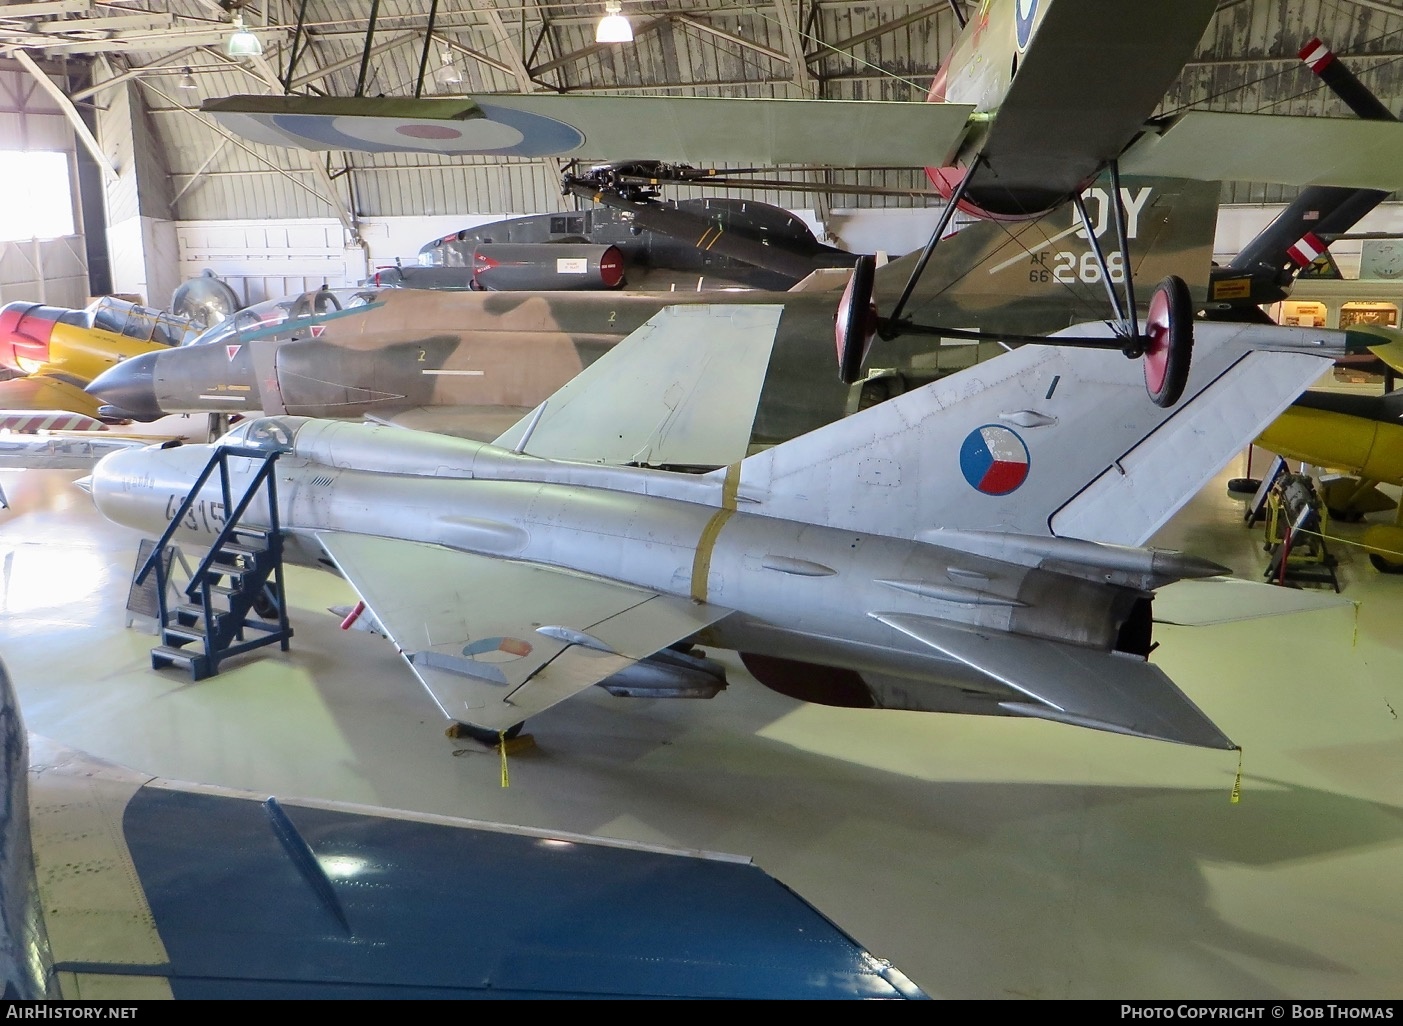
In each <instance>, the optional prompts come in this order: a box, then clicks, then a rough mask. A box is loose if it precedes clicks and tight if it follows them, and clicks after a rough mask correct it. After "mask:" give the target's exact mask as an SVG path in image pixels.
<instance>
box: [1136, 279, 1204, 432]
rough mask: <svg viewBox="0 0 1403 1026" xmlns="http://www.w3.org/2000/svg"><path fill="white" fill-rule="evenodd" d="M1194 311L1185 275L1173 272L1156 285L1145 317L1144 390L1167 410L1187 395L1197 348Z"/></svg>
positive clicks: (1158, 404)
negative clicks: (1190, 363) (1192, 360)
mask: <svg viewBox="0 0 1403 1026" xmlns="http://www.w3.org/2000/svg"><path fill="white" fill-rule="evenodd" d="M1193 317H1194V310H1193V300H1192V299H1191V298H1190V296H1189V287H1188V285H1186V284H1185V283H1184V279H1183V278H1178V277H1175V276H1174V275H1170V276H1169V277H1168V278H1165V279H1164V280H1163V281H1162V282H1160V283H1159V284H1158V285H1156V286H1155V291H1154V294H1153V295H1152V296H1150V311H1149V313H1148V314H1147V315H1146V317H1145V354H1144V356H1142V357H1141V359H1142V360H1143V361H1144V364H1145V389H1146V390H1147V391H1148V392H1149V393H1150V398H1151V399H1152V400H1154V404H1155V405H1156V406H1160V407H1163V408H1165V409H1168V408H1169V407H1171V406H1173V405H1174V404H1175V403H1177V402H1178V401H1179V397H1180V396H1181V395H1183V394H1184V386H1185V385H1187V384H1188V382H1189V360H1190V358H1191V357H1192V355H1193V347H1194V321H1193Z"/></svg>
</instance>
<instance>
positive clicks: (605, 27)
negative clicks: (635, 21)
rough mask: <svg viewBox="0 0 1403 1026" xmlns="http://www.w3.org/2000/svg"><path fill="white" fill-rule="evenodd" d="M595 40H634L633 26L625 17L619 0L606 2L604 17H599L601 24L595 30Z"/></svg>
mask: <svg viewBox="0 0 1403 1026" xmlns="http://www.w3.org/2000/svg"><path fill="white" fill-rule="evenodd" d="M594 41H595V42H596V43H631V42H633V26H632V25H631V24H629V20H628V19H627V18H625V17H624V15H623V8H622V7H621V6H620V5H619V0H608V2H607V3H605V5H604V17H602V18H600V19H599V25H598V26H597V27H596V28H595V30H594Z"/></svg>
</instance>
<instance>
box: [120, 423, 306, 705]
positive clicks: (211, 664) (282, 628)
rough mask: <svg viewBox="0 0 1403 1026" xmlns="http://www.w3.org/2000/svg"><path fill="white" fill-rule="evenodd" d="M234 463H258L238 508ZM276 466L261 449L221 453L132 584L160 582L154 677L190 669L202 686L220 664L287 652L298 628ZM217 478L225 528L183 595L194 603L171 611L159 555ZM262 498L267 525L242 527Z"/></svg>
mask: <svg viewBox="0 0 1403 1026" xmlns="http://www.w3.org/2000/svg"><path fill="white" fill-rule="evenodd" d="M231 456H233V457H245V458H248V459H253V460H257V461H258V463H259V466H258V470H257V471H256V472H255V473H254V475H253V478H252V480H251V481H250V482H249V485H248V488H247V489H246V490H245V491H244V493H243V495H242V496H241V497H240V498H239V499H238V500H237V501H234V497H233V494H232V490H231V487H230V481H229V458H230V457H231ZM277 458H278V453H277V452H267V451H265V450H262V449H246V448H240V447H238V446H218V447H216V449H215V452H214V455H213V456H211V457H210V461H209V463H208V464H206V466H205V469H204V470H203V471H202V472H201V473H200V476H199V477H198V478H196V479H195V484H194V487H192V488H191V489H190V494H189V495H187V496H186V497H185V499H184V501H183V502H181V504H180V506H179V507H178V508H177V509H176V511H175V514H174V515H173V516H172V517H171V521H170V524H169V525H168V526H167V527H166V530H165V533H164V534H163V535H161V537H160V539H159V540H158V541H157V542H156V547H155V549H153V550H152V552H151V554H150V555H149V556H148V557H147V559H146V561H145V562H144V563H143V564H142V565H141V566H140V567H139V568H138V569H137V573H136V576H135V579H134V580H135V583H136V584H137V585H141V584H142V583H143V582H144V580H145V579H146V576H147V575H148V574H151V573H154V574H155V575H156V588H155V591H156V595H157V603H158V612H159V617H158V621H157V622H158V624H159V625H160V630H161V640H162V641H163V642H164V644H162V645H159V646H157V647H156V648H153V649H152V650H151V666H152V668H153V669H158V670H159V669H162V668H164V667H167V666H184V667H186V668H188V669H189V671H190V678H191V679H192V680H203V679H205V678H206V677H212V676H214V675H215V674H217V673H218V672H219V664H220V663H221V662H222V661H223V660H224V659H226V658H228V657H229V656H233V655H238V654H240V653H242V652H247V651H249V650H250V649H254V648H261V647H262V646H264V645H271V644H274V643H278V644H279V645H281V647H282V650H283V651H284V652H286V651H287V650H288V639H289V638H291V637H292V628H291V627H290V626H289V625H288V620H287V602H286V595H285V591H284V587H283V539H282V533H281V531H280V529H279V526H278V492H277V480H276V478H275V477H274V475H273V465H274V463H275V462H276V461H277ZM216 470H218V471H219V482H220V488H221V493H222V498H223V502H224V507H223V509H224V513H225V517H224V523H223V527H222V528H221V529H220V531H219V532H218V533H217V534H216V535H215V537H214V541H213V542H212V543H211V545H210V550H209V552H208V554H206V556H205V558H204V559H203V560H201V562H200V565H199V566H198V567H196V568H195V571H194V573H193V574H192V575H191V577H190V583H189V584H188V585H186V587H185V594H186V596H187V597H188V598H189V602H187V603H185V604H182V605H180V606H177V607H176V608H175V609H170V608H168V602H167V587H166V580H165V575H166V573H167V569H166V568H167V566H168V565H169V564H168V562H167V561H165V560H163V559H162V558H161V554H162V553H163V552H164V551H165V549H166V546H167V545H169V544H170V541H171V537H172V535H174V534H175V532H176V530H177V529H178V527H179V526H180V524H181V522H182V521H183V520H184V519H185V518H186V517H187V516H188V515H189V514H190V512H191V509H192V507H193V506H194V504H195V502H196V501H197V500H198V499H199V496H200V492H201V489H202V488H204V485H205V482H206V481H208V480H209V478H210V476H211V475H212V474H213V473H214V472H215V471H216ZM260 491H262V492H264V493H265V495H266V500H267V508H268V520H269V522H268V525H267V526H266V527H262V526H253V527H249V526H244V525H243V524H242V523H241V519H242V517H243V516H244V514H245V512H246V511H247V510H248V507H249V505H250V503H252V501H253V500H254V498H255V497H256V496H257V495H258V493H259V492H260ZM251 614H252V615H251Z"/></svg>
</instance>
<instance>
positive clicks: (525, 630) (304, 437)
mask: <svg viewBox="0 0 1403 1026" xmlns="http://www.w3.org/2000/svg"><path fill="white" fill-rule="evenodd" d="M780 315H781V310H780V309H779V308H778V307H776V306H766V305H734V306H726V305H690V306H684V307H672V308H668V309H666V310H664V311H662V312H661V313H659V314H658V315H656V316H655V317H654V318H652V319H651V320H650V321H649V322H648V323H647V324H646V325H645V326H644V328H642V329H640V330H639V331H638V332H635V333H634V334H632V335H631V336H630V337H629V338H628V339H626V340H625V341H624V342H623V343H621V344H620V345H619V346H617V347H616V348H615V349H614V350H612V351H611V352H610V353H609V354H607V355H606V356H604V357H602V358H601V359H600V360H598V361H596V362H595V363H594V364H592V365H591V367H590V368H589V369H588V370H587V371H586V373H585V375H584V376H582V379H577V381H576V382H573V383H572V387H571V388H570V389H567V390H565V391H563V392H562V393H561V394H560V395H558V396H556V397H554V398H552V399H551V400H548V401H547V402H546V403H545V404H543V406H542V407H541V408H539V409H538V410H536V411H535V412H534V413H533V414H532V415H531V416H530V417H528V418H527V419H526V420H524V421H523V422H522V423H520V424H518V425H517V426H516V427H514V428H513V429H512V430H511V431H509V432H507V434H506V435H504V436H502V437H501V438H500V439H498V444H495V445H494V444H488V443H483V442H477V441H471V440H468V439H463V438H455V437H449V436H444V435H438V434H431V433H423V432H418V431H412V430H408V429H403V428H396V427H393V426H388V425H374V424H364V423H352V422H337V421H325V420H316V419H303V418H296V417H273V418H263V419H258V420H252V421H248V422H245V423H243V424H240V425H239V426H238V427H237V428H235V430H233V431H232V432H230V433H229V435H228V436H226V437H225V438H224V439H223V440H222V441H221V442H220V443H218V444H217V445H214V446H210V445H190V446H179V447H168V448H158V447H149V448H143V449H132V450H129V451H124V452H118V453H115V454H112V455H109V456H107V457H105V458H104V459H102V461H101V462H100V463H98V465H97V466H96V467H95V469H94V471H93V473H92V475H91V478H90V481H89V482H88V487H89V488H90V490H91V493H92V496H93V498H94V500H95V502H96V504H97V506H98V508H99V509H100V510H101V511H102V513H103V514H104V515H106V516H107V517H108V518H109V519H111V520H113V521H115V522H117V523H120V524H124V525H127V526H130V527H132V528H135V529H138V530H141V531H144V532H147V533H151V534H157V535H159V534H161V533H162V532H163V531H166V530H167V529H169V535H168V536H169V537H170V538H173V539H174V540H175V541H177V542H182V543H197V544H204V545H211V544H212V543H216V542H217V541H218V539H219V536H220V535H221V532H222V530H223V529H224V528H225V527H226V523H225V521H226V520H227V519H228V514H227V507H228V504H229V502H230V498H229V495H230V492H226V491H222V489H221V486H220V483H219V480H218V478H217V477H216V478H211V479H210V482H209V483H208V484H206V485H205V486H204V487H203V488H201V489H200V490H198V491H192V485H193V484H194V482H195V481H196V479H197V476H198V475H200V474H201V472H202V471H203V470H204V469H205V468H206V466H207V465H208V464H209V461H210V459H211V456H212V455H214V454H216V453H217V452H218V451H219V447H220V446H223V447H233V448H232V449H230V450H229V451H228V452H226V455H225V459H226V461H227V466H228V468H229V473H230V475H231V481H232V486H233V487H234V488H236V489H237V488H240V487H241V486H242V483H243V482H246V481H248V480H250V479H252V478H253V477H254V475H255V474H256V473H257V472H258V471H260V470H264V469H269V468H268V467H267V466H266V460H265V459H264V458H260V457H268V456H271V457H272V459H273V463H272V465H271V470H270V472H271V473H272V475H273V477H274V479H275V482H276V500H275V501H276V505H277V510H276V515H277V516H276V519H274V518H273V517H272V515H271V514H272V512H273V511H271V510H270V509H269V506H270V502H269V499H268V497H267V494H266V493H262V492H260V493H258V495H256V496H255V497H254V498H253V499H252V501H251V504H250V505H249V506H248V510H247V514H246V515H245V516H244V518H243V521H242V523H241V525H240V526H243V527H245V528H246V529H249V530H256V529H258V528H263V529H266V528H268V527H269V526H271V525H273V524H277V525H279V531H280V535H279V537H282V538H284V539H285V541H284V545H285V552H286V553H287V554H288V555H289V557H290V558H294V559H296V560H298V561H302V562H305V563H307V564H309V565H313V566H321V567H331V568H334V569H335V570H337V571H338V572H339V573H340V574H341V575H342V576H343V577H344V578H345V579H346V580H347V581H348V582H349V583H350V584H351V585H352V586H353V587H354V589H355V590H356V591H357V592H358V593H359V596H360V598H361V599H362V600H363V607H364V613H363V614H362V615H367V616H372V617H373V618H374V619H375V621H378V623H377V626H378V628H379V629H381V630H382V631H383V632H384V633H386V634H387V635H388V636H389V637H390V638H392V639H393V641H394V643H395V644H396V646H397V647H398V649H399V650H400V652H401V653H402V654H403V656H404V658H405V660H406V661H407V662H408V665H409V666H410V668H411V669H412V670H413V672H414V673H415V674H416V675H417V676H418V677H419V679H420V680H421V681H422V682H423V684H424V685H425V687H426V688H427V689H428V691H429V693H430V695H431V696H432V697H433V699H434V701H435V702H436V703H437V704H438V706H439V708H440V709H441V710H442V712H443V714H444V715H445V716H446V717H447V718H448V719H449V720H451V721H453V722H454V723H456V724H458V725H461V726H462V727H464V728H466V729H467V732H468V733H476V736H479V737H481V738H483V739H485V740H486V739H495V738H496V737H497V736H498V735H510V734H511V733H512V732H514V731H516V730H518V729H519V727H520V724H522V722H523V721H525V720H526V719H527V718H528V717H531V716H535V715H537V714H540V713H542V712H544V711H545V710H547V709H549V708H551V707H552V706H554V705H556V704H557V703H560V702H563V701H565V700H566V699H567V698H569V697H570V696H572V695H574V694H576V693H578V692H579V691H581V690H583V689H585V688H588V687H590V686H593V685H596V684H602V685H603V686H605V687H606V688H607V689H609V690H611V691H613V692H614V693H616V694H647V695H650V696H678V697H681V696H687V697H694V696H701V695H707V694H714V693H715V692H716V691H717V690H719V686H720V684H721V683H723V682H724V671H723V670H722V669H721V667H720V664H718V663H716V662H715V661H713V660H708V659H705V658H699V657H697V655H696V653H695V652H694V651H692V650H691V648H690V646H692V645H708V646H717V647H722V648H727V649H731V650H734V651H736V652H738V653H740V655H741V658H742V660H743V662H744V664H745V666H746V668H747V669H748V670H749V671H750V672H751V674H753V675H754V676H755V677H756V678H757V679H758V680H759V681H761V682H762V683H764V684H766V685H768V686H770V687H772V688H775V689H777V690H779V691H781V692H784V693H786V694H789V695H791V696H794V697H797V698H800V699H804V700H807V701H813V702H821V703H825V704H833V705H839V706H852V707H870V708H882V709H908V710H922V711H929V712H955V713H975V714H988V715H1003V716H1023V717H1034V718H1040V719H1045V720H1053V721H1057V722H1061V723H1067V724H1073V725H1077V726H1083V727H1091V728H1096V729H1102V730H1109V731H1115V732H1120V733H1125V734H1131V735H1135V736H1139V737H1145V738H1158V739H1164V740H1169V741H1175V742H1181V743H1184V744H1189V745H1197V746H1203V747H1208V748H1217V749H1229V748H1232V747H1233V743H1232V741H1231V740H1230V739H1229V738H1228V737H1227V736H1225V735H1224V733H1223V732H1222V731H1221V730H1219V729H1218V727H1216V726H1215V725H1214V723H1213V722H1212V721H1211V720H1210V719H1209V718H1208V716H1206V715H1205V714H1204V713H1203V712H1202V711H1201V710H1200V709H1199V708H1198V707H1197V706H1196V705H1195V704H1194V703H1193V702H1192V701H1191V700H1190V699H1189V698H1188V697H1187V696H1186V695H1185V694H1184V693H1183V692H1181V691H1180V690H1179V688H1178V687H1176V685H1175V684H1174V683H1173V682H1172V681H1171V680H1170V679H1169V677H1168V676H1166V675H1165V673H1164V672H1163V671H1162V670H1160V669H1159V668H1158V667H1157V666H1155V665H1154V664H1153V663H1152V662H1151V661H1150V659H1149V656H1150V654H1151V651H1152V649H1153V647H1154V644H1153V642H1152V640H1151V634H1152V624H1153V620H1154V617H1153V613H1152V605H1153V602H1154V598H1155V592H1156V589H1157V588H1159V587H1160V586H1162V585H1165V584H1168V583H1170V582H1173V581H1177V580H1181V579H1186V578H1203V577H1212V576H1215V575H1219V574H1221V573H1224V572H1225V571H1224V568H1223V567H1220V566H1217V565H1216V564H1214V563H1211V562H1208V561H1207V560H1203V559H1199V558H1195V557H1193V556H1191V555H1186V554H1183V553H1179V552H1169V551H1159V550H1153V549H1146V548H1141V547H1138V546H1142V545H1143V544H1144V543H1145V542H1146V541H1147V540H1148V539H1149V538H1150V537H1151V535H1152V534H1153V533H1154V532H1155V531H1156V530H1157V529H1158V528H1159V527H1160V526H1161V525H1162V524H1164V522H1165V521H1166V520H1167V519H1168V518H1169V517H1170V516H1171V515H1172V514H1173V513H1174V512H1175V511H1176V510H1177V509H1179V508H1180V507H1181V506H1182V505H1183V504H1184V503H1185V502H1186V501H1187V500H1188V499H1189V498H1190V497H1191V496H1192V495H1193V494H1194V493H1195V492H1196V491H1197V490H1198V489H1199V488H1201V487H1202V486H1203V485H1204V484H1206V483H1207V481H1208V480H1209V479H1210V478H1211V477H1212V475H1213V474H1215V473H1216V472H1218V471H1219V470H1220V469H1221V468H1222V467H1223V466H1225V465H1226V464H1227V462H1228V461H1229V460H1230V459H1231V458H1232V457H1233V456H1234V455H1235V454H1237V453H1238V452H1240V451H1241V449H1242V448H1243V447H1245V445H1246V444H1247V443H1248V442H1249V441H1250V440H1251V439H1252V438H1254V437H1255V436H1256V434H1257V432H1259V431H1260V430H1261V428H1262V426H1263V425H1265V424H1266V423H1268V422H1269V421H1270V420H1271V419H1272V418H1273V417H1275V416H1276V415H1277V414H1278V413H1279V412H1280V411H1281V410H1282V409H1283V408H1284V407H1285V406H1286V405H1287V404H1288V403H1289V402H1290V401H1291V400H1292V399H1293V398H1294V397H1295V396H1296V395H1297V394H1299V392H1300V390H1301V389H1302V388H1304V387H1305V386H1306V385H1307V384H1309V383H1310V382H1311V381H1313V380H1315V379H1316V378H1317V377H1318V376H1319V375H1320V374H1321V373H1322V372H1323V371H1324V370H1326V369H1328V367H1329V366H1330V361H1331V360H1332V359H1333V358H1335V357H1336V356H1338V355H1339V354H1340V353H1342V352H1344V351H1345V350H1346V349H1348V348H1349V346H1350V345H1351V344H1352V343H1353V342H1355V341H1357V340H1355V339H1353V338H1352V337H1350V336H1349V335H1348V333H1343V332H1338V331H1327V330H1323V329H1322V330H1314V329H1299V328H1282V327H1276V326H1262V325H1234V324H1208V323H1205V324H1201V325H1199V326H1198V331H1197V334H1198V338H1197V341H1196V346H1195V354H1194V357H1195V358H1194V363H1193V369H1192V371H1191V374H1190V377H1189V381H1188V383H1187V386H1186V389H1185V392H1184V395H1183V397H1182V398H1181V400H1180V401H1179V403H1178V404H1177V405H1176V406H1175V407H1173V408H1172V409H1165V408H1162V407H1160V406H1158V405H1156V404H1154V403H1152V402H1151V401H1150V399H1149V398H1148V397H1147V395H1146V391H1147V384H1146V382H1145V379H1144V376H1143V374H1142V373H1141V370H1140V368H1139V366H1138V364H1137V362H1134V361H1128V360H1124V359H1121V358H1119V357H1117V356H1115V355H1113V354H1106V353H1103V352H1098V351H1095V350H1092V349H1085V348H1078V347H1074V346H1064V345H1058V344H1056V343H1057V342H1058V341H1059V339H1058V338H1056V337H1052V338H1049V339H1048V343H1050V344H1038V345H1026V346H1023V347H1020V348H1018V349H1015V350H1013V351H1010V352H1008V353H1005V354H1004V355H1001V356H997V357H994V358H993V359H991V360H988V361H986V362H984V363H981V364H979V365H976V366H974V367H971V368H968V369H966V370H964V371H960V372H957V373H955V374H953V375H951V376H949V377H946V378H944V379H942V380H939V381H936V382H934V383H932V384H929V385H926V386H924V387H922V388H920V389H918V390H916V391H913V392H909V393H906V394H905V395H902V396H898V397H896V398H894V399H892V400H889V401H887V402H885V403H881V404H879V405H877V406H875V407H872V408H871V409H868V410H865V411H862V412H860V413H857V414H855V415H853V416H851V417H849V418H847V419H845V420H842V421H839V422H836V423H833V424H830V425H827V426H825V427H822V428H819V429H818V430H816V431H813V432H811V433H809V434H806V435H804V436H802V437H799V438H796V439H794V440H792V441H789V442H784V443H781V444H780V445H777V446H775V447H773V448H771V449H768V450H766V451H764V452H761V453H757V454H755V455H752V456H749V457H747V458H745V459H744V460H741V461H740V462H738V463H735V464H732V465H730V466H727V467H724V468H721V469H719V470H716V471H714V472H710V473H706V474H683V473H677V472H668V471H661V470H655V469H648V468H645V467H640V466H619V465H608V464H607V463H605V462H604V460H605V459H606V456H601V457H599V459H598V461H590V457H588V456H586V455H584V454H585V453H586V452H587V451H588V449H589V444H588V440H589V439H594V440H595V443H596V444H597V445H598V447H599V448H600V450H601V452H603V451H604V450H614V449H620V448H623V449H631V450H632V451H633V452H635V453H638V454H640V459H639V461H638V462H646V458H644V457H646V454H647V453H648V452H649V451H651V450H653V449H654V448H655V447H659V446H668V445H677V444H678V439H677V438H675V437H672V436H680V435H685V434H687V433H689V432H690V431H694V430H698V429H700V430H701V431H703V432H704V431H705V430H707V429H708V428H707V425H708V423H710V422H708V421H707V416H708V411H710V410H711V409H712V408H713V407H714V405H715V404H716V402H717V401H718V397H720V396H725V395H728V394H730V393H733V392H734V391H735V390H736V388H737V385H736V377H737V376H736V374H735V373H734V371H735V364H734V362H733V361H732V360H731V359H730V356H729V354H728V352H727V350H728V349H729V351H730V352H731V353H734V352H737V351H744V350H753V349H755V348H756V346H757V339H759V338H763V337H765V336H768V337H769V338H770V339H771V340H773V337H774V335H775V333H776V331H777V330H778V324H779V319H780ZM1096 331H1102V332H1105V333H1107V334H1108V335H1109V334H1110V333H1112V332H1113V331H1114V328H1113V327H1111V326H1109V325H1105V324H1100V325H1077V326H1074V327H1073V328H1072V329H1069V333H1070V334H1071V335H1072V336H1075V337H1078V338H1080V337H1082V336H1085V335H1086V334H1087V333H1089V332H1091V333H1094V332H1096ZM1364 341H1365V342H1366V343H1367V341H1377V340H1376V339H1371V338H1370V337H1368V336H1366V337H1365V340H1364ZM723 368H724V369H725V370H726V371H728V372H729V373H724V374H718V373H716V371H717V370H719V369H723ZM762 369H763V362H760V363H758V364H757V366H756V367H755V368H752V370H751V371H750V376H751V377H758V376H759V373H760V370H762ZM756 391H758V386H752V388H751V390H750V395H751V396H752V400H751V401H753V396H754V394H755V393H756ZM740 422H741V423H742V427H741V430H742V431H745V430H748V426H747V424H746V422H745V421H744V419H743V418H741V419H740ZM713 426H714V425H713ZM231 453H232V454H231ZM562 453H565V455H567V456H569V457H571V458H568V459H566V458H561V454H562ZM187 500H188V501H187ZM220 543H221V544H222V542H220ZM1263 587H1265V586H1263ZM158 651H159V650H158ZM155 661H156V657H155V653H153V662H155ZM171 661H172V660H170V659H166V660H165V663H166V664H169V663H170V662H171ZM718 677H719V678H721V679H720V680H718V679H717V678H718ZM452 729H454V728H452V727H450V730H452Z"/></svg>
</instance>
